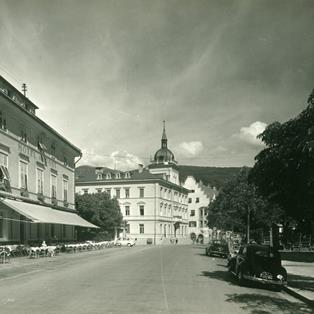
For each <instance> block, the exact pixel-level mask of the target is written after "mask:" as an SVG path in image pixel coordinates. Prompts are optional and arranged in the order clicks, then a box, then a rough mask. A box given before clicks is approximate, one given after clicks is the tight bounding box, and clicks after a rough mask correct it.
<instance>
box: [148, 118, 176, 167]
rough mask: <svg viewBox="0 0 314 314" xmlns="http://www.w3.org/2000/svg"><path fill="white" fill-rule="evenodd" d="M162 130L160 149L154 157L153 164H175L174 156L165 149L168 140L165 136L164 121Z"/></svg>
mask: <svg viewBox="0 0 314 314" xmlns="http://www.w3.org/2000/svg"><path fill="white" fill-rule="evenodd" d="M163 123H164V128H163V132H162V137H161V148H160V149H158V150H157V152H156V153H155V156H154V160H153V163H154V164H166V165H167V164H177V162H176V160H175V158H174V154H173V153H172V151H171V150H170V149H168V147H167V143H168V139H167V135H166V121H163Z"/></svg>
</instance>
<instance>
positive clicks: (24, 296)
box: [0, 245, 311, 314]
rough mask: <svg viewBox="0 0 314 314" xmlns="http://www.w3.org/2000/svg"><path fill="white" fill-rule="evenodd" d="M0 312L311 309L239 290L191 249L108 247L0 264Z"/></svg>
mask: <svg viewBox="0 0 314 314" xmlns="http://www.w3.org/2000/svg"><path fill="white" fill-rule="evenodd" d="M0 313H4V314H6V313H10V314H15V313H41V314H42V313H84V314H86V313H213V314H215V313H232V314H236V313H253V314H266V313H311V310H310V309H309V308H308V307H307V306H306V305H305V304H303V303H300V302H299V301H297V300H296V299H294V298H292V297H291V296H289V295H287V294H286V293H284V292H274V291H269V290H266V289H260V288H257V287H255V288H252V287H250V288H248V287H239V286H238V285H237V284H236V282H235V280H234V279H233V277H232V276H231V275H230V274H228V273H227V270H226V267H225V261H224V260H223V259H220V258H210V257H207V256H205V255H204V250H203V249H202V248H199V247H192V246H179V245H173V246H162V247H144V246H143V247H134V248H112V249H104V250H101V251H93V252H86V253H77V254H63V255H61V256H57V257H53V258H42V259H40V260H32V261H30V262H29V263H28V264H27V265H22V264H21V265H18V262H15V261H14V260H12V262H11V265H8V266H7V265H0Z"/></svg>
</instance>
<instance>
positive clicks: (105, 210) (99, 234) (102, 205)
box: [76, 192, 122, 240]
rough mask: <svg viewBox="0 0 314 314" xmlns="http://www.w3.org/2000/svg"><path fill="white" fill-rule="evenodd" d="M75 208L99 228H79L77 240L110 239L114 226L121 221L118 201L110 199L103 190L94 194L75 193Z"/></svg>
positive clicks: (113, 232)
mask: <svg viewBox="0 0 314 314" xmlns="http://www.w3.org/2000/svg"><path fill="white" fill-rule="evenodd" d="M76 208H77V210H78V213H79V215H80V216H81V217H82V218H84V219H86V220H87V221H89V222H91V223H93V224H95V225H96V226H98V227H100V229H86V228H80V229H79V233H78V238H79V240H92V239H99V240H100V239H112V238H113V237H114V235H115V230H116V228H119V227H120V226H121V223H122V214H121V212H120V207H119V203H118V201H117V200H116V199H115V198H114V199H110V198H109V195H108V194H107V193H105V192H103V193H95V194H83V195H79V194H76Z"/></svg>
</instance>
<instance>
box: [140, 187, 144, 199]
mask: <svg viewBox="0 0 314 314" xmlns="http://www.w3.org/2000/svg"><path fill="white" fill-rule="evenodd" d="M140 197H142V198H143V197H144V188H140Z"/></svg>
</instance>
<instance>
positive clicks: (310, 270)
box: [282, 261, 314, 306]
mask: <svg viewBox="0 0 314 314" xmlns="http://www.w3.org/2000/svg"><path fill="white" fill-rule="evenodd" d="M282 266H283V267H285V268H286V270H287V273H288V287H287V288H286V291H287V292H288V293H290V294H292V295H293V296H295V297H297V298H299V299H301V300H302V301H304V302H307V303H309V304H311V305H312V306H314V262H311V263H304V262H295V261H282Z"/></svg>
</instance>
